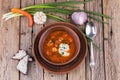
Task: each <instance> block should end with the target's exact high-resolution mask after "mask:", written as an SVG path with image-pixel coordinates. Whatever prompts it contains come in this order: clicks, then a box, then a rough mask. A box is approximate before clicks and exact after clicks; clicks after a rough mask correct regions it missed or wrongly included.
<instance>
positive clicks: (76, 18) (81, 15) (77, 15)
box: [71, 12, 88, 25]
mask: <svg viewBox="0 0 120 80" xmlns="http://www.w3.org/2000/svg"><path fill="white" fill-rule="evenodd" d="M71 17H72V20H73V22H74V23H75V24H78V25H82V24H84V23H85V22H86V21H87V19H88V17H87V13H85V12H74V13H73V14H72V16H71Z"/></svg>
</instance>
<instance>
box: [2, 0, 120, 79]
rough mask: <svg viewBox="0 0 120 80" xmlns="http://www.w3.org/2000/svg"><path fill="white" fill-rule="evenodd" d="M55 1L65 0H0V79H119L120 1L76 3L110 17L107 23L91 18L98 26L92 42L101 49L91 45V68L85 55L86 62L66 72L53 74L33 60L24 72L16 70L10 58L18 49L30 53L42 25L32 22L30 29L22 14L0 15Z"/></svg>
mask: <svg viewBox="0 0 120 80" xmlns="http://www.w3.org/2000/svg"><path fill="white" fill-rule="evenodd" d="M55 1H56V2H60V1H67V0H29V1H28V0H0V80H120V62H119V61H120V54H119V49H120V44H119V43H120V37H119V36H120V32H119V30H120V27H119V26H120V23H119V20H120V0H94V1H93V2H91V3H88V4H85V5H78V6H80V9H87V10H91V11H97V12H103V13H104V14H107V15H110V16H112V17H113V19H112V20H109V21H108V22H109V25H105V24H101V23H99V22H96V21H94V22H95V25H96V26H98V34H97V37H95V40H94V42H95V43H97V45H98V46H99V47H100V48H101V49H102V51H98V50H97V49H95V48H94V54H95V62H96V67H95V70H94V71H91V70H90V68H89V55H88V56H87V58H86V61H84V62H83V63H82V64H81V65H80V66H79V67H77V68H76V69H75V70H73V71H71V72H69V73H68V74H62V75H57V74H53V73H51V72H48V71H46V70H43V69H42V67H40V66H39V65H38V64H37V63H36V62H31V63H30V64H29V70H28V74H27V75H23V74H21V73H20V72H19V71H17V70H16V65H17V63H18V61H17V60H16V61H15V60H12V59H11V57H12V56H13V55H14V54H15V53H16V52H17V51H18V50H19V49H24V50H26V51H27V52H28V53H29V54H30V55H32V51H31V46H32V42H33V40H34V37H35V35H36V34H37V33H38V31H39V30H40V29H41V28H42V27H44V25H36V24H35V25H34V26H33V28H28V27H27V26H28V24H27V23H28V20H27V19H26V18H25V17H21V18H18V17H16V18H13V19H11V20H9V21H4V20H2V15H3V14H4V13H6V12H8V11H10V9H11V8H13V7H17V8H22V7H25V6H29V5H34V4H39V3H46V2H55ZM78 1H83V0H78ZM60 16H62V17H64V18H67V16H63V15H60ZM104 20H105V21H107V19H104ZM51 22H55V21H53V20H49V21H48V22H47V24H49V23H51Z"/></svg>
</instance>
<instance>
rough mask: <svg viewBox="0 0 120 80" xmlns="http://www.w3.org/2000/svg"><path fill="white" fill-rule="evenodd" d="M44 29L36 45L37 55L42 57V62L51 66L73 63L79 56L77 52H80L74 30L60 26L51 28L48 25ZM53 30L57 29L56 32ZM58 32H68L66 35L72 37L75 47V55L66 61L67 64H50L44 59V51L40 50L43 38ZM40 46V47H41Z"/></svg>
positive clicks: (78, 41)
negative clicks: (44, 61)
mask: <svg viewBox="0 0 120 80" xmlns="http://www.w3.org/2000/svg"><path fill="white" fill-rule="evenodd" d="M45 28H47V29H46V30H45V31H44V32H43V33H42V35H41V39H40V40H39V45H38V48H39V54H40V55H41V56H42V58H43V59H44V60H46V61H47V62H48V63H50V64H53V65H65V64H68V63H70V62H71V61H73V60H74V59H75V58H76V57H77V55H78V54H79V52H80V44H81V43H80V39H79V37H78V35H77V33H76V32H75V31H74V30H72V29H71V28H70V27H67V26H60V25H58V24H55V25H53V26H51V25H48V26H46V27H45ZM55 29H57V30H55ZM58 30H64V31H66V32H68V34H69V35H71V36H72V38H73V40H74V42H75V46H76V49H75V52H74V53H75V54H74V56H73V57H72V58H71V59H70V60H68V61H67V62H64V63H55V62H52V61H50V60H48V59H46V57H45V55H44V54H43V53H44V51H43V49H42V47H43V44H44V40H45V38H47V36H48V35H49V34H50V33H51V32H52V31H58ZM74 38H75V39H74ZM41 44H42V45H41Z"/></svg>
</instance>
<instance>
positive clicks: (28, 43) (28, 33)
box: [20, 0, 42, 80]
mask: <svg viewBox="0 0 120 80" xmlns="http://www.w3.org/2000/svg"><path fill="white" fill-rule="evenodd" d="M30 5H34V0H29V1H27V0H22V1H21V7H22V8H23V7H26V6H30ZM28 24H29V21H28V19H27V18H26V17H21V31H20V49H23V50H25V51H27V52H28V53H29V54H30V55H32V51H31V47H32V28H30V27H29V25H28ZM39 71H40V70H39V69H38V68H37V67H36V64H35V62H31V63H30V64H28V74H27V75H24V74H22V73H21V74H20V80H34V79H36V80H40V79H41V76H40V73H39ZM41 80H42V79H41Z"/></svg>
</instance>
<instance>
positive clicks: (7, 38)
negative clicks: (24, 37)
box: [0, 0, 20, 80]
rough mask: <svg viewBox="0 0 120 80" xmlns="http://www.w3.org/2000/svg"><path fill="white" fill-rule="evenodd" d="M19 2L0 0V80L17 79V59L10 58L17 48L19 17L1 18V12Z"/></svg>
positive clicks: (17, 5) (3, 12)
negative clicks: (7, 19)
mask: <svg viewBox="0 0 120 80" xmlns="http://www.w3.org/2000/svg"><path fill="white" fill-rule="evenodd" d="M19 4H20V1H19V0H12V1H9V0H0V80H13V78H14V79H15V80H19V72H18V71H17V70H16V65H17V61H15V60H12V59H11V58H12V56H13V55H14V54H15V53H16V52H17V50H18V49H19V18H14V19H11V20H9V21H6V22H5V21H4V20H2V15H3V14H5V13H7V12H8V11H9V10H10V9H11V8H13V7H19V6H20V5H19Z"/></svg>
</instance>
